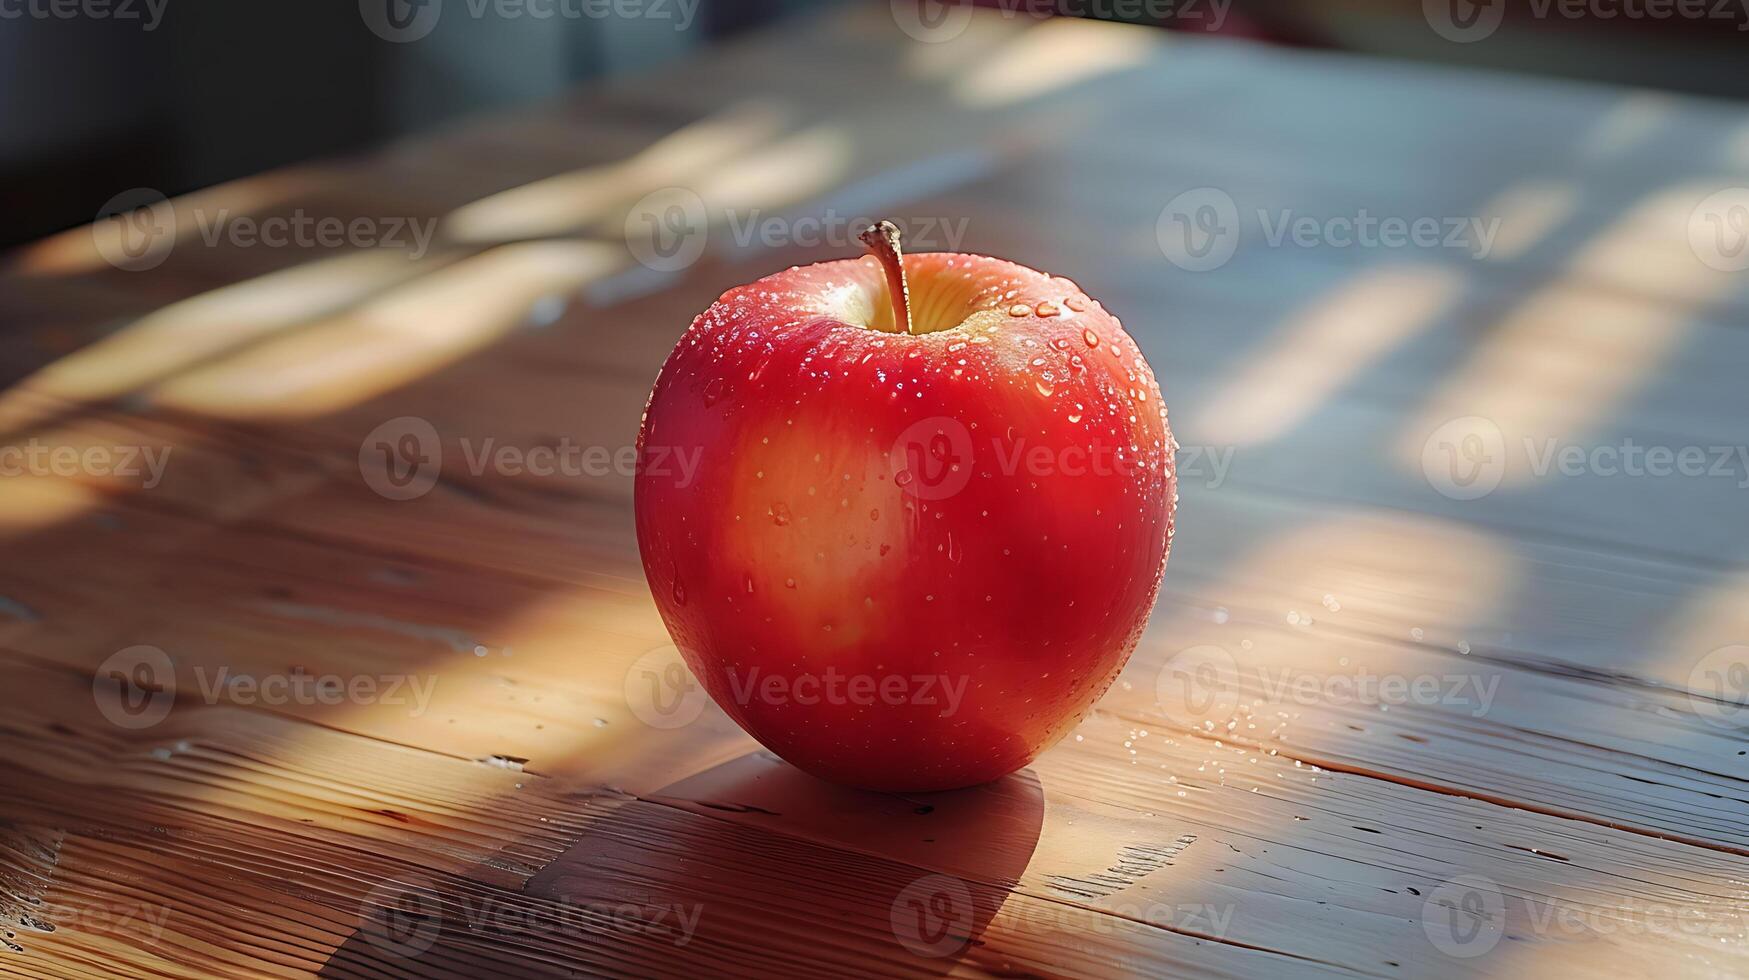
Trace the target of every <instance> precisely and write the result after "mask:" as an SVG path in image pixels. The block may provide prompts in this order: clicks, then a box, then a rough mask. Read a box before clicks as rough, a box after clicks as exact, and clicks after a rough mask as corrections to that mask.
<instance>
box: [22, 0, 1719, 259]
mask: <svg viewBox="0 0 1749 980" xmlns="http://www.w3.org/2000/svg"><path fill="white" fill-rule="evenodd" d="M50 2H51V0H5V2H3V3H0V133H3V134H4V139H3V141H0V211H3V212H4V213H5V214H6V215H7V217H8V219H9V220H7V222H6V223H5V225H4V230H3V231H0V246H7V245H16V244H18V243H21V242H25V241H29V240H32V239H34V238H37V237H40V236H42V235H45V234H48V233H50V232H54V231H57V230H60V229H63V228H67V227H72V226H75V225H79V224H82V223H84V222H87V221H90V220H92V218H93V217H95V216H96V214H97V212H98V210H99V208H101V207H102V206H103V205H104V203H105V202H106V201H108V200H109V199H110V198H111V197H113V196H114V195H115V194H117V193H120V192H122V191H125V190H128V189H131V188H136V187H148V188H152V189H155V190H159V191H162V192H164V193H166V194H171V195H174V194H179V193H184V192H186V191H189V190H193V189H196V188H200V187H205V186H208V185H211V184H215V183H218V182H221V181H224V180H229V179H232V178H236V177H241V176H245V175H248V174H252V173H257V172H260V171H262V170H266V169H268V168H271V167H276V166H281V165H284V164H288V163H293V162H296V161H299V160H306V159H310V158H312V157H321V156H329V155H334V154H344V153H349V152H354V151H358V150H361V149H365V148H368V147H371V146H374V145H378V144H381V143H383V142H385V141H388V140H392V139H394V138H395V137H397V136H399V135H402V134H405V133H407V132H411V131H414V130H418V129H422V128H428V127H430V126H433V125H438V124H441V123H443V122H445V121H447V120H451V119H454V118H457V117H460V116H464V115H467V114H470V113H478V112H483V111H488V110H493V109H503V108H506V107H512V106H515V105H518V104H523V103H528V102H533V101H538V100H541V99H545V98H549V97H551V96H553V95H554V94H555V93H557V92H559V91H561V90H563V89H564V88H566V87H567V86H570V85H573V84H576V83H577V82H579V81H582V80H586V79H591V78H601V77H604V76H611V75H629V76H635V75H636V73H638V72H643V71H652V70H660V65H661V64H662V63H663V62H664V61H666V60H668V59H671V58H677V57H684V56H685V54H686V53H687V52H688V51H689V50H692V49H693V48H695V47H697V46H698V45H701V44H708V43H711V42H713V41H715V40H719V39H722V38H726V37H731V36H733V35H735V34H737V33H740V32H742V31H746V30H749V29H753V28H756V27H758V26H759V25H761V24H764V23H767V22H769V21H772V20H774V19H777V18H780V17H786V16H802V15H806V14H807V13H808V12H809V11H810V10H812V9H817V8H819V7H823V6H827V5H830V4H832V3H849V2H870V3H879V4H885V3H886V2H887V0H698V2H699V6H698V8H697V14H696V18H695V20H694V22H693V23H692V24H691V25H690V26H689V27H688V29H686V30H684V31H682V30H677V29H676V27H675V21H673V20H665V21H664V20H654V19H639V18H615V17H593V18H592V17H569V18H549V19H536V18H530V17H518V18H503V17H493V16H490V15H488V16H482V17H474V16H446V17H444V18H442V19H441V20H440V21H439V23H438V25H437V27H436V28H435V29H434V30H433V31H432V32H431V34H430V35H429V37H427V38H425V39H423V40H421V41H420V42H419V43H411V44H396V43H391V42H389V41H386V40H383V39H381V38H379V37H378V36H376V35H375V34H373V33H372V32H371V31H370V30H369V29H367V28H366V26H365V24H364V21H363V18H362V15H361V9H360V4H359V2H356V0H330V2H312V0H157V2H158V3H159V4H161V7H160V11H161V18H160V19H158V20H157V22H156V23H155V24H153V25H152V26H151V29H147V25H148V23H150V22H151V18H152V14H151V11H150V10H149V9H148V8H147V5H146V4H145V2H144V0H110V2H111V3H112V4H113V5H115V6H112V9H114V10H116V11H118V12H119V11H120V10H121V9H122V8H121V7H120V6H119V5H120V4H123V3H126V4H129V5H130V7H131V10H132V12H133V13H134V14H135V15H136V17H137V19H125V20H124V19H115V18H111V19H103V20H99V19H94V18H92V17H90V16H84V15H80V16H73V17H58V16H52V15H45V14H42V13H40V12H39V11H40V10H41V9H46V5H47V4H48V3H50ZM366 2H378V0H366ZM385 2H386V0H385ZM448 2H449V3H451V4H454V5H456V6H457V7H458V8H460V7H461V5H463V4H464V3H467V2H468V0H448ZM1437 2H1444V3H1455V4H1458V5H1460V10H1461V12H1464V13H1468V12H1470V11H1471V9H1472V8H1471V7H1470V4H1469V0H1437ZM1550 2H1552V3H1559V2H1560V0H1550ZM1620 2H1622V0H1615V2H1610V0H1596V2H1595V3H1594V4H1593V6H1594V7H1599V8H1604V9H1607V8H1614V7H1617V6H1619V5H1620ZM1626 2H1633V3H1640V4H1644V3H1646V2H1647V0H1626ZM1651 2H1652V3H1654V4H1655V3H1657V2H1659V0H1651ZM1716 2H1717V0H1708V4H1709V5H1711V4H1714V3H1716ZM1491 3H1492V4H1506V0H1488V2H1484V3H1483V4H1481V5H1479V8H1474V9H1481V8H1487V7H1489V6H1490V4H1491ZM32 4H36V5H39V6H32ZM981 5H983V6H996V7H1006V8H1007V9H1009V10H1032V11H1043V10H1046V9H1053V10H1059V11H1064V12H1069V13H1107V14H1122V13H1124V12H1126V11H1132V10H1137V9H1145V10H1150V11H1153V12H1155V15H1151V16H1147V17H1143V18H1140V19H1142V20H1145V21H1147V22H1149V23H1154V24H1158V25H1160V26H1166V27H1177V28H1180V29H1185V30H1195V31H1199V32H1205V33H1206V32H1207V29H1208V24H1209V17H1210V15H1211V13H1212V0H1178V2H1177V4H1173V3H1168V2H1163V0H1132V2H1128V3H1126V2H1125V0H982V3H981ZM1744 5H1745V4H1744V3H1743V0H1729V4H1728V5H1726V6H1720V7H1717V8H1715V9H1718V10H1722V11H1727V12H1729V13H1730V15H1731V17H1730V19H1720V18H1715V17H1707V18H1699V19H1692V18H1691V19H1682V18H1670V19H1664V20H1649V19H1644V18H1639V19H1626V18H1622V17H1619V16H1618V17H1614V18H1603V17H1599V16H1595V15H1590V16H1583V17H1573V16H1567V15H1560V16H1554V15H1550V14H1548V13H1547V11H1548V9H1549V8H1547V7H1540V6H1538V5H1533V4H1532V3H1530V2H1529V0H1516V2H1513V3H1511V4H1507V5H1506V7H1505V17H1504V21H1503V23H1502V24H1501V26H1500V28H1499V29H1498V30H1497V31H1496V32H1495V33H1494V34H1493V35H1491V36H1490V37H1488V38H1487V39H1486V40H1485V41H1481V42H1476V43H1466V44H1460V43H1454V42H1452V41H1450V40H1447V39H1445V38H1443V37H1441V36H1440V35H1439V34H1438V33H1436V32H1435V31H1433V30H1431V29H1430V28H1429V26H1428V20H1427V16H1428V15H1427V14H1426V12H1425V11H1424V9H1423V3H1422V0H1330V2H1313V0H1232V2H1231V6H1230V7H1229V8H1228V9H1227V11H1226V14H1225V16H1224V18H1223V23H1222V27H1221V30H1220V32H1219V33H1221V34H1225V35H1230V36H1235V37H1244V38H1250V39H1255V40H1261V41H1265V42H1269V43H1278V44H1288V45H1297V46H1308V47H1320V48H1330V49H1336V50H1348V51H1356V52H1364V53H1370V54H1378V55H1384V56H1389V57H1397V58H1406V59H1414V60H1422V61H1428V62H1437V63H1446V64H1459V65H1469V66H1475V67H1483V68H1494V69H1504V70H1509V71H1518V72H1529V73H1537V74H1548V75H1558V76H1565V77H1570V78H1578V79H1589V80H1596V81H1603V82H1612V83H1620V84H1626V85H1634V86H1644V87H1650V88H1655V89H1667V90H1672V91H1682V92H1690V93H1700V94H1706V95H1713V96H1720V97H1728V98H1739V99H1741V98H1749V71H1746V70H1745V67H1746V66H1749V33H1745V32H1743V31H1742V30H1741V29H1740V28H1741V27H1743V26H1744V24H1745V21H1746V20H1749V17H1746V16H1745V15H1744V13H1743V10H1742V8H1743V6H1744ZM1539 11H1540V13H1539ZM1161 12H1166V13H1161ZM1123 19H1137V18H1133V17H1132V18H1123Z"/></svg>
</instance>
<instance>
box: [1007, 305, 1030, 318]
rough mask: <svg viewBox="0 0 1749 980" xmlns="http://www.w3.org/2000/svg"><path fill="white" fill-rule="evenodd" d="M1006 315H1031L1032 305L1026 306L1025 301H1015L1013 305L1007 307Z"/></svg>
mask: <svg viewBox="0 0 1749 980" xmlns="http://www.w3.org/2000/svg"><path fill="white" fill-rule="evenodd" d="M1008 315H1009V316H1031V315H1032V307H1030V306H1027V305H1026V304H1025V303H1016V304H1014V305H1013V306H1010V307H1009V308H1008Z"/></svg>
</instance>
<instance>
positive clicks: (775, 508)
mask: <svg viewBox="0 0 1749 980" xmlns="http://www.w3.org/2000/svg"><path fill="white" fill-rule="evenodd" d="M770 514H771V522H772V523H773V524H776V525H777V526H778V527H783V526H784V525H786V524H788V523H789V505H788V504H786V503H784V502H782V501H778V502H777V503H775V504H772V505H771V511H770Z"/></svg>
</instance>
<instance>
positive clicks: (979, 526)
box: [636, 222, 1177, 791]
mask: <svg viewBox="0 0 1749 980" xmlns="http://www.w3.org/2000/svg"><path fill="white" fill-rule="evenodd" d="M877 229H878V230H879V231H880V233H879V234H877V233H876V232H877ZM877 229H870V232H869V233H868V234H867V235H865V241H868V242H869V243H870V249H871V251H873V252H874V253H875V255H874V256H873V257H864V258H861V259H846V260H843V261H837V262H824V263H821V264H818V265H811V266H805V267H796V268H792V269H788V270H786V271H784V272H780V273H778V274H776V275H773V276H769V277H767V278H765V279H761V280H759V281H757V282H754V283H750V284H748V285H745V286H741V287H739V288H736V289H732V290H730V291H728V292H727V293H725V294H723V296H722V298H721V299H719V300H718V301H717V302H716V304H715V305H713V306H712V307H711V308H710V309H708V310H706V311H705V312H704V313H703V314H702V315H701V316H699V317H698V318H697V319H696V320H694V321H693V324H692V327H691V328H690V329H689V330H687V332H686V334H685V335H684V336H683V337H682V338H681V339H680V342H679V344H678V345H676V347H675V349H674V351H673V353H671V354H670V355H669V357H668V360H667V363H666V364H664V365H663V367H662V373H661V375H660V376H659V377H658V378H657V380H656V385H655V388H654V390H652V391H651V393H650V401H649V405H648V407H647V408H646V410H645V413H644V423H643V429H642V431H641V433H640V434H639V439H638V450H639V473H638V477H637V485H636V509H637V527H638V543H639V546H640V548H641V550H642V553H643V560H644V571H645V573H646V574H647V576H648V577H649V580H650V585H651V587H652V589H653V590H654V594H655V598H656V603H657V606H658V608H659V609H660V610H661V613H662V618H663V620H664V621H665V622H666V623H667V626H668V630H669V632H670V633H671V634H672V636H673V638H674V642H675V644H676V645H677V646H678V647H679V648H680V650H681V653H682V655H683V656H684V657H685V658H686V662H687V664H688V665H689V666H690V667H691V668H692V671H693V673H694V674H695V675H696V676H697V677H698V678H699V680H700V681H701V682H702V683H703V685H704V687H705V688H706V690H708V691H709V692H710V694H711V696H712V697H713V698H714V699H715V700H716V702H717V703H718V704H719V705H721V706H722V708H723V710H724V711H726V712H727V713H728V714H729V715H730V716H731V717H733V718H734V719H735V720H736V721H737V722H738V723H740V725H741V726H742V727H743V728H745V729H746V730H747V731H748V732H749V733H750V734H752V735H753V737H754V738H756V739H758V740H759V741H760V742H762V743H764V744H765V745H766V746H767V747H768V748H770V749H771V750H772V751H774V752H776V753H777V754H778V755H780V756H782V757H783V758H784V759H786V760H788V761H789V762H791V763H793V764H794V765H796V766H799V767H800V768H802V769H804V770H806V771H808V772H811V773H813V774H815V775H817V776H821V777H823V778H826V779H829V780H832V781H835V782H840V783H845V784H849V785H853V786H861V787H866V788H870V789H881V790H911V791H924V790H941V789H951V788H956V787H961V786H969V785H974V784H977V783H982V782H987V781H990V780H993V779H996V778H997V777H1000V776H1002V775H1005V774H1007V773H1010V772H1013V771H1014V770H1016V769H1019V768H1021V767H1022V766H1025V765H1026V764H1027V763H1028V762H1030V761H1031V760H1032V759H1033V758H1034V757H1035V756H1037V755H1038V753H1040V752H1041V751H1043V750H1044V749H1046V748H1048V747H1049V746H1050V745H1051V744H1053V743H1054V742H1056V741H1057V740H1058V739H1059V738H1061V737H1062V736H1063V735H1064V734H1065V733H1067V732H1068V731H1069V730H1070V729H1071V728H1073V727H1074V726H1075V724H1076V723H1077V722H1078V721H1079V720H1080V719H1081V717H1082V716H1083V715H1084V714H1085V713H1086V712H1087V710H1088V708H1089V707H1090V706H1091V705H1092V704H1093V702H1094V701H1095V700H1096V699H1098V698H1099V696H1100V695H1101V694H1103V693H1104V692H1105V689H1106V688H1107V687H1108V686H1110V684H1111V682H1112V680H1113V679H1114V678H1115V677H1116V676H1117V673H1118V671H1119V670H1121V669H1122V667H1123V665H1124V662H1125V661H1126V660H1127V659H1128V658H1129V655H1130V652H1131V651H1132V650H1133V649H1134V648H1135V645H1136V641H1137V639H1138V638H1139V637H1140V635H1141V632H1142V628H1143V626H1144V625H1145V624H1146V622H1147V619H1148V614H1149V612H1150V610H1151V609H1152V607H1153V603H1154V599H1155V596H1156V594H1157V593H1158V591H1159V587H1160V577H1161V574H1162V573H1163V571H1164V569H1165V565H1166V553H1167V548H1168V546H1169V544H1170V543H1171V538H1172V519H1173V509H1174V505H1175V503H1176V500H1177V486H1176V480H1175V477H1174V473H1173V464H1172V458H1173V452H1174V450H1175V448H1176V447H1175V444H1174V442H1173V439H1172V434H1171V432H1170V431H1169V430H1168V428H1167V424H1166V408H1165V406H1164V404H1163V403H1162V401H1161V398H1160V389H1159V387H1158V385H1156V384H1155V381H1154V375H1153V372H1152V371H1151V370H1150V369H1149V367H1148V364H1147V362H1146V361H1145V360H1143V358H1142V355H1141V351H1140V350H1139V349H1138V348H1137V347H1136V344H1135V342H1134V341H1133V340H1131V339H1130V337H1129V336H1128V335H1127V334H1125V333H1124V330H1123V328H1122V326H1120V325H1119V324H1118V321H1117V318H1116V317H1114V316H1112V315H1111V314H1110V313H1107V312H1106V311H1105V309H1104V308H1102V307H1101V306H1100V305H1099V304H1098V303H1097V302H1095V301H1093V300H1092V299H1089V298H1088V297H1087V296H1086V295H1085V294H1084V293H1082V291H1081V290H1080V288H1079V287H1077V286H1076V285H1075V284H1074V283H1073V282H1070V281H1069V280H1067V279H1063V278H1060V277H1054V276H1049V275H1045V274H1044V273H1041V272H1035V271H1034V270H1032V269H1028V268H1025V267H1023V266H1019V265H1015V264H1014V263H1012V262H1006V261H1003V260H1001V259H995V258H989V257H986V256H980V255H962V254H951V253H936V254H923V255H911V256H903V257H901V256H900V254H899V251H898V247H897V244H898V243H897V234H896V229H893V227H892V225H891V224H890V223H887V222H883V223H882V225H881V226H877ZM907 280H908V289H907V286H906V281H907Z"/></svg>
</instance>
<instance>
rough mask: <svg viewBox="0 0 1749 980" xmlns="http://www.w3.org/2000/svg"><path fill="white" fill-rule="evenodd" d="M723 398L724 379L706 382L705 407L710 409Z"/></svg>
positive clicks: (713, 379)
mask: <svg viewBox="0 0 1749 980" xmlns="http://www.w3.org/2000/svg"><path fill="white" fill-rule="evenodd" d="M722 397H723V379H722V378H712V379H710V380H709V381H707V382H705V386H704V407H706V408H709V407H711V406H712V405H715V404H716V403H717V402H718V401H719V400H720V399H721V398H722Z"/></svg>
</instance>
